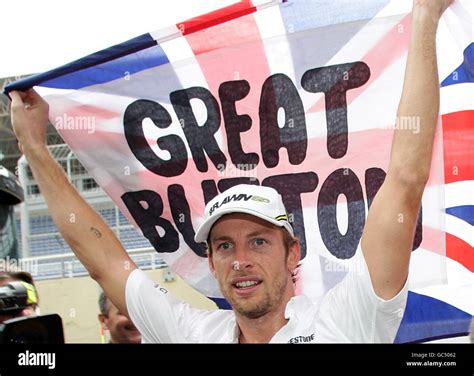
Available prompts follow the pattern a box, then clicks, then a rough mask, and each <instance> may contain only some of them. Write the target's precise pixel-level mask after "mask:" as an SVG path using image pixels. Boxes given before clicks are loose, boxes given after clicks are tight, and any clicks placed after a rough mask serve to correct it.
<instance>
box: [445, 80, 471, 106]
mask: <svg viewBox="0 0 474 376" xmlns="http://www.w3.org/2000/svg"><path fill="white" fill-rule="evenodd" d="M453 78H454V77H453ZM440 110H441V111H440V112H441V113H442V114H450V113H453V112H459V111H466V110H474V84H473V83H461V84H457V85H449V86H445V87H442V88H441V109H440Z"/></svg>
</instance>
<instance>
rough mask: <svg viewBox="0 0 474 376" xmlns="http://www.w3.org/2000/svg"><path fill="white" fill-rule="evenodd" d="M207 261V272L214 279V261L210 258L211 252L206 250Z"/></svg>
mask: <svg viewBox="0 0 474 376" xmlns="http://www.w3.org/2000/svg"><path fill="white" fill-rule="evenodd" d="M207 261H208V262H209V270H210V271H211V273H212V275H213V276H214V278H216V268H215V267H214V260H213V258H212V252H211V251H209V249H208V250H207Z"/></svg>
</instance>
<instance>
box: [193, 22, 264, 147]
mask: <svg viewBox="0 0 474 376" xmlns="http://www.w3.org/2000/svg"><path fill="white" fill-rule="evenodd" d="M186 40H187V42H188V44H189V46H190V47H191V49H192V51H193V53H194V54H195V55H196V60H197V62H198V64H199V66H200V68H201V71H202V73H203V75H204V76H205V79H206V81H207V84H208V88H209V90H210V91H211V93H212V94H213V95H214V97H215V98H219V87H220V85H221V84H222V83H224V82H228V81H236V80H245V81H247V82H248V84H249V86H250V91H249V93H248V95H247V96H245V97H244V98H242V99H241V100H239V101H237V102H236V110H237V113H238V114H246V115H248V116H250V118H251V119H252V121H253V125H252V127H251V128H250V130H248V131H245V132H242V133H241V135H240V139H241V140H242V141H241V142H242V145H244V146H247V147H248V145H251V144H253V143H254V142H255V140H260V135H259V127H258V123H257V122H258V119H259V103H260V94H261V88H262V85H263V82H264V80H265V79H266V78H267V77H269V76H270V67H269V66H268V61H267V57H266V53H265V47H264V45H263V41H262V37H261V35H260V30H259V28H258V25H257V23H256V21H255V18H254V17H252V16H251V15H250V16H246V17H241V18H239V19H236V20H234V21H232V22H230V23H224V24H220V25H216V26H214V27H212V28H210V29H208V30H202V31H200V32H198V33H194V34H191V35H188V36H186ZM242 45H244V46H242ZM222 136H223V140H224V142H225V143H226V141H227V140H226V134H225V132H222ZM244 151H245V152H247V150H244Z"/></svg>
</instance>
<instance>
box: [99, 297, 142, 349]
mask: <svg viewBox="0 0 474 376" xmlns="http://www.w3.org/2000/svg"><path fill="white" fill-rule="evenodd" d="M99 309H100V313H99V314H98V315H97V316H98V318H99V321H100V326H101V328H102V330H108V331H109V332H110V342H109V343H133V344H136V343H141V339H142V338H141V334H140V332H139V331H138V330H137V328H136V327H135V325H133V323H132V322H131V321H130V319H129V318H128V317H127V316H125V315H123V314H122V313H121V312H120V311H119V309H118V308H117V307H116V306H115V305H114V304H113V303H112V302H111V301H110V299H109V298H107V296H106V295H105V293H104V292H103V291H101V292H100V295H99Z"/></svg>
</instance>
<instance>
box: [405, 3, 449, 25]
mask: <svg viewBox="0 0 474 376" xmlns="http://www.w3.org/2000/svg"><path fill="white" fill-rule="evenodd" d="M452 3H454V0H415V1H414V2H413V11H414V12H415V11H417V10H424V11H427V12H429V13H430V14H431V15H432V16H433V17H434V19H435V20H436V21H437V20H439V19H440V17H441V15H442V14H443V13H444V11H445V10H446V9H448V7H449V6H450V5H451V4H452Z"/></svg>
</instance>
